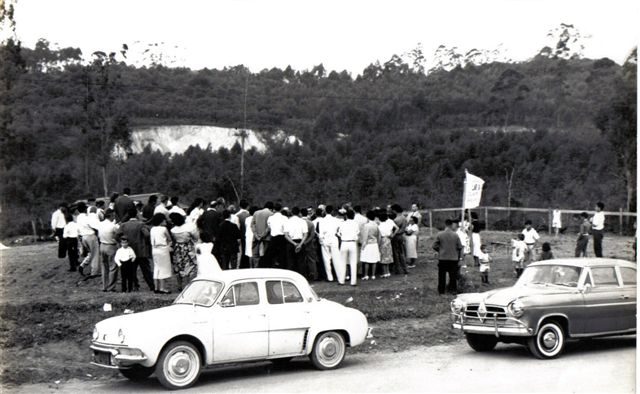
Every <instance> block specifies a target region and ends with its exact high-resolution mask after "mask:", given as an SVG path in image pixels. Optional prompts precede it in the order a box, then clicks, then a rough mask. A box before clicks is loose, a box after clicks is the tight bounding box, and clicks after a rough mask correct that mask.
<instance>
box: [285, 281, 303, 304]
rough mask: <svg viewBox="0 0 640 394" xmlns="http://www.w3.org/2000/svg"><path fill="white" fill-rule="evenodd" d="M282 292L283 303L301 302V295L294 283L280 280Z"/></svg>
mask: <svg viewBox="0 0 640 394" xmlns="http://www.w3.org/2000/svg"><path fill="white" fill-rule="evenodd" d="M282 293H283V295H284V303H285V304H289V303H292V302H302V301H303V299H302V295H300V292H299V291H298V288H297V287H296V285H294V284H293V283H291V282H284V281H283V282H282Z"/></svg>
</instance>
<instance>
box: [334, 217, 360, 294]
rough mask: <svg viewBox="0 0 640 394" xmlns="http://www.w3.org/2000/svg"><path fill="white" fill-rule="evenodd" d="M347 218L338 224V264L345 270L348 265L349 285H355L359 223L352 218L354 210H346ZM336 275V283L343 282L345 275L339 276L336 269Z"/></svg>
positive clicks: (356, 278)
mask: <svg viewBox="0 0 640 394" xmlns="http://www.w3.org/2000/svg"><path fill="white" fill-rule="evenodd" d="M346 216H347V220H344V221H342V222H340V223H339V224H338V230H337V234H338V237H340V256H341V258H340V264H342V265H343V267H344V270H341V271H342V273H344V272H345V271H346V266H345V264H346V265H349V268H350V270H349V271H350V272H349V277H350V278H351V286H356V285H357V283H356V282H357V280H358V239H359V238H360V225H359V224H358V222H356V221H355V220H354V218H355V212H354V211H352V210H348V211H347V213H346ZM336 275H338V283H340V282H344V280H345V277H340V273H338V270H337V269H336Z"/></svg>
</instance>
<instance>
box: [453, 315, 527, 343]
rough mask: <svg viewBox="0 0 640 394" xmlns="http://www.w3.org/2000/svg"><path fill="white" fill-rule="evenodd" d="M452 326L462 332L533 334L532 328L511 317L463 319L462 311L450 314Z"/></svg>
mask: <svg viewBox="0 0 640 394" xmlns="http://www.w3.org/2000/svg"><path fill="white" fill-rule="evenodd" d="M452 319H453V322H452V325H451V326H452V328H453V329H456V330H460V331H461V332H462V333H470V334H486V335H491V334H493V335H495V336H496V337H497V338H499V337H501V336H511V337H528V336H532V335H533V334H534V330H533V328H531V327H529V326H528V325H527V324H525V323H524V322H522V321H520V320H518V319H515V318H513V317H507V318H500V319H498V318H497V317H495V316H494V317H487V318H485V319H483V320H479V319H477V318H473V319H469V318H467V319H466V320H465V316H464V314H463V313H460V314H458V313H453V314H452Z"/></svg>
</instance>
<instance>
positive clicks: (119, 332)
mask: <svg viewBox="0 0 640 394" xmlns="http://www.w3.org/2000/svg"><path fill="white" fill-rule="evenodd" d="M118 339H120V343H124V332H122V328H121V329H119V330H118Z"/></svg>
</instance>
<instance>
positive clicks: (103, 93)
mask: <svg viewBox="0 0 640 394" xmlns="http://www.w3.org/2000/svg"><path fill="white" fill-rule="evenodd" d="M123 50H125V51H126V46H123ZM118 67H119V65H118V62H117V60H116V53H115V52H111V53H109V54H108V55H107V54H106V53H104V52H101V51H98V52H94V53H93V60H92V62H91V63H90V64H89V65H88V66H87V67H86V81H87V85H86V88H87V96H86V101H85V111H86V127H85V129H84V134H85V137H86V138H85V141H84V146H85V155H92V156H93V157H94V158H95V160H96V162H97V164H98V166H99V167H100V169H101V172H102V187H103V190H104V195H105V196H107V195H109V187H108V176H107V168H108V165H109V163H110V162H111V160H112V156H113V154H114V149H116V147H119V148H122V149H125V150H126V149H127V148H128V147H129V145H130V143H131V140H130V139H131V130H130V128H129V119H128V117H127V114H126V108H125V107H124V105H123V103H122V89H121V86H120V81H119V79H120V75H119V71H118ZM87 160H88V157H87V156H85V163H86V162H87Z"/></svg>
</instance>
